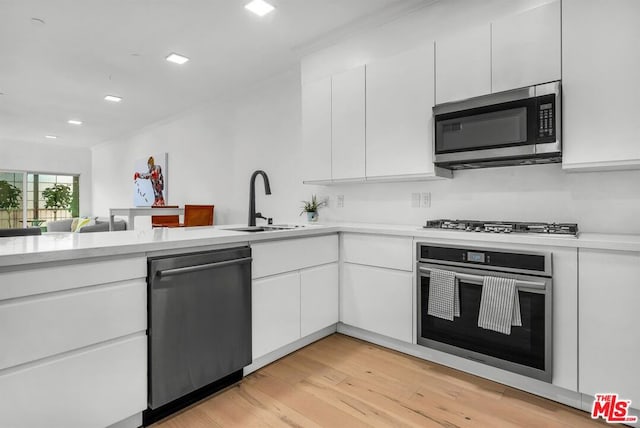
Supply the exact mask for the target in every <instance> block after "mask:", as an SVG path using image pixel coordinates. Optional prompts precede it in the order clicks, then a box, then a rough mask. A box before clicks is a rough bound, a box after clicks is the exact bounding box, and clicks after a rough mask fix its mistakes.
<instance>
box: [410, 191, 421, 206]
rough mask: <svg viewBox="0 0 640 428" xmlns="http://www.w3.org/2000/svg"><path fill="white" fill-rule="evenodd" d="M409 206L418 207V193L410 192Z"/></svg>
mask: <svg viewBox="0 0 640 428" xmlns="http://www.w3.org/2000/svg"><path fill="white" fill-rule="evenodd" d="M411 208H420V193H412V194H411Z"/></svg>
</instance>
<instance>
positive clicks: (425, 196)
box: [420, 192, 431, 208]
mask: <svg viewBox="0 0 640 428" xmlns="http://www.w3.org/2000/svg"><path fill="white" fill-rule="evenodd" d="M420 199H421V203H420V206H421V207H422V208H431V192H422V197H421V198H420Z"/></svg>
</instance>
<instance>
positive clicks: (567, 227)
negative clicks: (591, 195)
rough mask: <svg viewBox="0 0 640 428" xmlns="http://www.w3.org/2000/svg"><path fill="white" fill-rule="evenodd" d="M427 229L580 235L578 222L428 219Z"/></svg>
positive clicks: (425, 226)
mask: <svg viewBox="0 0 640 428" xmlns="http://www.w3.org/2000/svg"><path fill="white" fill-rule="evenodd" d="M423 228H425V229H448V230H461V231H466V232H488V233H539V234H545V235H569V236H578V225H577V224H576V223H541V222H535V223H529V222H516V221H479V220H447V219H439V220H427V222H426V224H425V225H424V226H423Z"/></svg>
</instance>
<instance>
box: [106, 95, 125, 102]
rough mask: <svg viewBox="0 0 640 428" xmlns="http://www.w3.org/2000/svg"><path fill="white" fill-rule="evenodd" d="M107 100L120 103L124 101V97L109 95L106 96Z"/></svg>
mask: <svg viewBox="0 0 640 428" xmlns="http://www.w3.org/2000/svg"><path fill="white" fill-rule="evenodd" d="M104 100H105V101H111V102H112V103H119V102H120V101H122V97H116V96H115V95H107V96H105V97H104Z"/></svg>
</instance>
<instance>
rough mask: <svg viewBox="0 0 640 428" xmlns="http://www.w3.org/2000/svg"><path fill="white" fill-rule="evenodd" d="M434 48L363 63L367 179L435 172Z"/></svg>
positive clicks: (430, 47)
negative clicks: (433, 124) (433, 118)
mask: <svg viewBox="0 0 640 428" xmlns="http://www.w3.org/2000/svg"><path fill="white" fill-rule="evenodd" d="M433 60H434V59H433V44H432V43H430V44H429V45H427V46H425V47H422V48H420V49H414V50H411V51H408V52H405V53H402V54H400V55H396V56H393V57H390V58H385V59H382V60H378V61H375V62H372V63H371V64H368V65H367V109H366V110H367V126H366V128H367V149H366V159H367V163H366V165H367V171H366V172H367V177H384V176H392V175H406V174H421V173H433V171H434V167H433V143H432V130H431V128H432V110H431V109H432V108H433V102H434V95H433V91H434V88H433Z"/></svg>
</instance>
